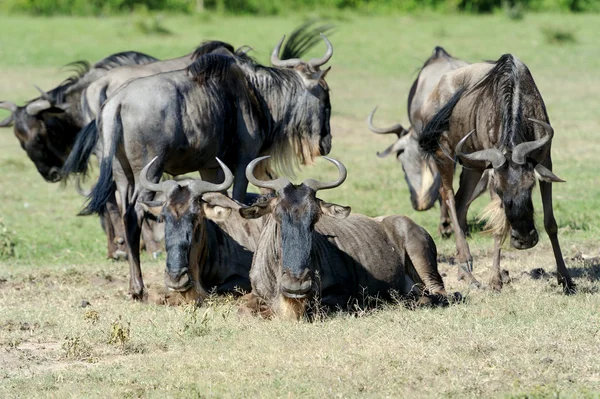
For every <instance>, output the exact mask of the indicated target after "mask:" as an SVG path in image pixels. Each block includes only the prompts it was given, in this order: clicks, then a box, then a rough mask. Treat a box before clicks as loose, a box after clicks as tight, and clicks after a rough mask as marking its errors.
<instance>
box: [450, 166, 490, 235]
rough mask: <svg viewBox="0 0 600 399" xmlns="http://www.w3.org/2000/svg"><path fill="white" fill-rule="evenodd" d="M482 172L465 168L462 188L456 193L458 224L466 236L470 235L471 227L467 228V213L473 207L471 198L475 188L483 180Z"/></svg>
mask: <svg viewBox="0 0 600 399" xmlns="http://www.w3.org/2000/svg"><path fill="white" fill-rule="evenodd" d="M482 173H483V172H482V171H480V170H474V169H466V168H463V170H462V172H461V173H460V186H459V187H458V191H457V193H456V214H457V217H458V223H459V226H460V228H461V230H462V231H463V233H465V236H468V235H469V226H467V213H468V211H469V205H471V197H472V195H473V192H474V191H475V187H476V186H477V183H478V182H479V179H481V175H482Z"/></svg>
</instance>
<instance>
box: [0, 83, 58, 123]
mask: <svg viewBox="0 0 600 399" xmlns="http://www.w3.org/2000/svg"><path fill="white" fill-rule="evenodd" d="M33 86H34V87H35V88H36V89H37V90H38V91H39V92H40V98H38V99H35V100H33V101H31V102H30V103H29V104H27V105H26V106H25V112H27V114H28V115H31V116H36V115H37V114H39V113H40V112H42V111H45V110H47V109H50V108H52V99H51V97H50V95H49V94H48V93H46V92H45V91H44V90H42V89H40V88H39V87H38V86H36V85H33ZM0 108H2V109H5V110H7V111H10V115H9V116H8V117H7V118H5V119H4V120H3V121H1V122H0V127H8V126H11V125H12V124H13V122H14V119H15V113H16V112H17V110H18V109H19V107H18V106H17V104H15V103H13V102H10V101H0Z"/></svg>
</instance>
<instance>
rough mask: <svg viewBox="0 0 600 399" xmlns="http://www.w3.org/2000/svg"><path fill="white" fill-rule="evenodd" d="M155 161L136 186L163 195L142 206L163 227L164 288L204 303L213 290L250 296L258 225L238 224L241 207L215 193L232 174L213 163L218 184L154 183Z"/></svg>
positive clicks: (254, 222)
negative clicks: (218, 173) (218, 172)
mask: <svg viewBox="0 0 600 399" xmlns="http://www.w3.org/2000/svg"><path fill="white" fill-rule="evenodd" d="M156 159H157V158H154V159H153V160H152V161H150V163H149V164H148V165H146V166H145V167H144V169H142V171H141V172H140V179H139V182H140V185H141V186H142V187H144V188H145V189H147V190H149V191H152V192H156V193H162V194H164V196H165V200H164V201H158V202H157V201H150V202H146V203H142V206H143V208H144V211H145V212H146V214H150V215H152V217H154V218H156V219H157V220H160V221H162V222H164V224H165V245H166V249H167V266H166V269H165V275H164V280H165V284H166V286H167V288H168V289H170V290H172V291H180V292H187V291H190V292H189V293H187V295H186V296H187V298H188V299H203V298H206V296H207V292H210V291H212V290H215V291H216V292H217V293H222V292H229V293H236V291H237V292H240V293H241V292H243V291H250V280H249V277H248V273H249V271H250V265H251V264H252V255H253V253H254V251H255V250H256V242H257V240H258V237H259V234H260V227H261V225H262V221H260V220H259V221H257V220H246V219H243V218H242V217H241V216H240V215H239V212H238V211H239V209H240V208H241V206H240V204H239V203H237V202H235V201H233V200H232V199H230V198H229V197H227V196H226V195H223V194H221V193H220V192H219V191H222V190H226V189H227V188H229V186H231V184H232V183H233V174H232V173H231V171H230V170H229V169H228V168H227V166H225V164H223V163H222V162H220V161H218V162H219V165H220V166H221V167H222V168H223V170H224V172H225V179H224V181H223V183H221V184H214V183H209V182H205V181H202V180H189V179H188V180H182V181H175V180H166V181H162V182H160V183H153V182H152V181H150V180H149V179H148V178H147V174H148V171H149V169H150V168H151V167H152V164H153V162H155V160H156Z"/></svg>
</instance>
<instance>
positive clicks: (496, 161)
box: [454, 130, 506, 169]
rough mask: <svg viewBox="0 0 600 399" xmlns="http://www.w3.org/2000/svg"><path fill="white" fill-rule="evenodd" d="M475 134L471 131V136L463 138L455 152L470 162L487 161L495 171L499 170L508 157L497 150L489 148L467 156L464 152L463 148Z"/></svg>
mask: <svg viewBox="0 0 600 399" xmlns="http://www.w3.org/2000/svg"><path fill="white" fill-rule="evenodd" d="M474 132H475V130H471V131H470V132H469V134H467V135H466V136H465V137H463V138H462V140H460V141H459V142H458V144H457V145H456V148H455V150H454V152H455V153H456V155H457V156H459V157H461V158H463V159H466V160H469V161H486V162H490V163H491V164H492V166H493V167H494V169H498V168H499V167H501V166H502V165H504V163H505V162H506V157H505V156H504V154H503V153H502V151H500V150H499V149H497V148H488V149H486V150H481V151H476V152H472V153H470V154H465V153H464V152H462V147H463V145H464V144H465V141H467V139H468V138H469V137H471V135H472V134H473V133H474Z"/></svg>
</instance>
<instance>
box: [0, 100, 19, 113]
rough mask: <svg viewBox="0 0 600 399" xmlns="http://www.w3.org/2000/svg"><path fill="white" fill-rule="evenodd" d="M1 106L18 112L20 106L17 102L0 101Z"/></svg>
mask: <svg viewBox="0 0 600 399" xmlns="http://www.w3.org/2000/svg"><path fill="white" fill-rule="evenodd" d="M0 108H2V109H6V110H8V111H10V112H16V111H17V108H18V107H17V104H15V103H11V102H10V101H0Z"/></svg>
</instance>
